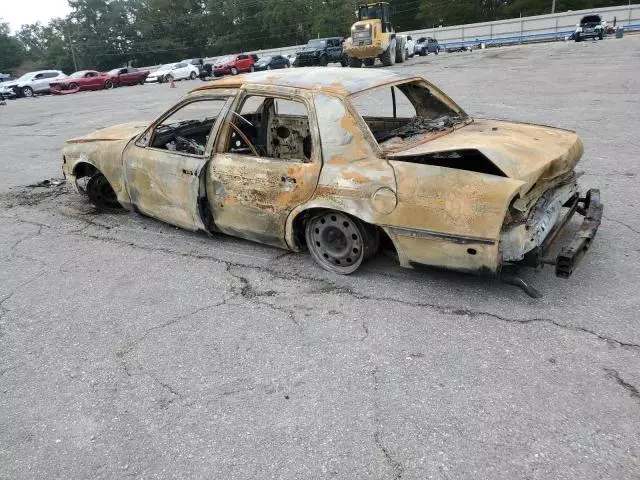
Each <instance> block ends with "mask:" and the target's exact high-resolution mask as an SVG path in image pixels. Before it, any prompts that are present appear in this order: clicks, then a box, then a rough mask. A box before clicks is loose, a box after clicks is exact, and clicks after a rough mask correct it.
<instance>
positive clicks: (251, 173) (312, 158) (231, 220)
mask: <svg viewBox="0 0 640 480" xmlns="http://www.w3.org/2000/svg"><path fill="white" fill-rule="evenodd" d="M280 91H281V92H282V95H273V94H268V93H260V92H249V93H247V94H246V96H245V97H244V98H243V99H242V100H241V101H240V102H239V103H238V107H237V108H236V109H235V110H234V111H232V112H231V113H230V114H229V115H228V118H227V121H226V122H225V125H224V126H223V127H222V129H221V132H220V136H219V143H218V145H217V147H216V152H217V153H216V154H215V155H214V156H213V160H212V162H211V167H210V168H209V174H208V181H207V196H208V198H209V202H210V206H211V211H212V213H213V219H214V223H215V225H216V227H217V228H218V229H219V230H220V231H222V232H224V233H227V234H229V235H234V236H237V237H242V238H246V239H249V240H253V241H258V242H262V243H267V244H271V245H276V246H281V247H286V242H285V225H286V220H287V216H288V215H289V213H290V212H291V211H292V210H293V209H294V208H295V207H296V206H298V205H300V204H301V203H303V202H305V201H306V200H308V199H309V198H311V196H312V195H313V193H314V191H315V189H316V186H317V184H318V178H319V175H320V170H321V166H322V160H321V152H320V135H319V133H318V125H317V120H316V115H315V111H314V108H313V99H312V98H311V97H310V96H309V97H302V96H293V95H290V94H288V93H287V92H288V91H289V90H288V89H281V90H280ZM254 99H257V100H256V102H257V103H260V101H264V102H265V103H263V107H260V108H263V110H262V113H260V114H256V113H250V114H247V113H246V112H245V110H244V108H245V107H246V105H247V104H248V103H249V102H250V101H252V100H254ZM266 104H268V106H267V107H264V105H266ZM278 108H280V110H278ZM288 108H292V111H290V112H288V111H287V109H288ZM238 130H241V131H243V133H242V134H238ZM242 135H244V136H245V137H246V138H244V139H243V138H241V137H242ZM245 140H248V141H249V142H250V143H251V144H252V146H248V145H246V141H245ZM252 147H253V149H252ZM252 150H255V151H252ZM256 153H257V155H256Z"/></svg>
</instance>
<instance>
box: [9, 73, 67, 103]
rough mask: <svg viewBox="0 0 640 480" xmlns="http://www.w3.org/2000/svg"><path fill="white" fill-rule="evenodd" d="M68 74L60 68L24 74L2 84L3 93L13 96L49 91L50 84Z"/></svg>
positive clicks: (32, 94) (27, 95) (25, 95)
mask: <svg viewBox="0 0 640 480" xmlns="http://www.w3.org/2000/svg"><path fill="white" fill-rule="evenodd" d="M66 77H67V76H66V75H65V74H64V73H62V72H61V71H60V70H39V71H37V72H29V73H25V74H24V75H22V76H21V77H20V78H18V79H17V80H13V81H10V82H3V83H2V84H1V87H0V88H2V95H3V96H5V97H8V98H11V97H33V96H34V95H36V94H43V93H49V88H50V87H49V84H50V83H52V82H56V81H58V80H62V79H63V78H66Z"/></svg>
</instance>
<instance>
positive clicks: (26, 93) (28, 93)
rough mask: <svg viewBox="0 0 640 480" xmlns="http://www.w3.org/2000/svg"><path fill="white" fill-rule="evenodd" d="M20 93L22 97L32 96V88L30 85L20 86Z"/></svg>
mask: <svg viewBox="0 0 640 480" xmlns="http://www.w3.org/2000/svg"><path fill="white" fill-rule="evenodd" d="M20 93H21V94H22V96H23V97H27V98H30V97H33V89H32V88H31V87H22V89H21V90H20Z"/></svg>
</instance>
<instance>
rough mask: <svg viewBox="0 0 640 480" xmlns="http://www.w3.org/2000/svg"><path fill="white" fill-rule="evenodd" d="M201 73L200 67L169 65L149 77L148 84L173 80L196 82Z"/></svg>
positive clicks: (184, 64)
mask: <svg viewBox="0 0 640 480" xmlns="http://www.w3.org/2000/svg"><path fill="white" fill-rule="evenodd" d="M199 73H200V71H199V70H198V67H196V66H195V65H192V64H190V63H187V62H178V63H168V64H167V65H163V66H161V67H160V68H159V69H158V70H156V71H155V72H151V73H150V74H149V76H148V77H147V80H146V81H145V82H146V83H152V82H158V83H163V82H170V81H171V79H173V80H183V79H187V78H188V79H189V80H195V79H196V78H198V74H199Z"/></svg>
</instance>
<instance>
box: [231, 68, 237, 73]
mask: <svg viewBox="0 0 640 480" xmlns="http://www.w3.org/2000/svg"><path fill="white" fill-rule="evenodd" d="M231 75H238V69H237V68H236V67H232V68H231Z"/></svg>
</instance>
